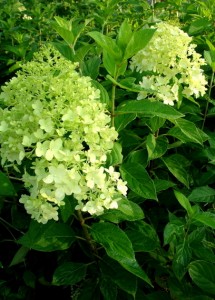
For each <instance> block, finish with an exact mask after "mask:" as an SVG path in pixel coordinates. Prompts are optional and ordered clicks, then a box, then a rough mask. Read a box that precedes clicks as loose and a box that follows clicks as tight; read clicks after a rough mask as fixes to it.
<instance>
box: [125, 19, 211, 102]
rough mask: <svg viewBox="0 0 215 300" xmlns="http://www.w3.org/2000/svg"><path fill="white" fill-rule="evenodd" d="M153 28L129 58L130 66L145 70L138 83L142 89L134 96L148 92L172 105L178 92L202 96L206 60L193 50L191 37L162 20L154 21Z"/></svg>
mask: <svg viewBox="0 0 215 300" xmlns="http://www.w3.org/2000/svg"><path fill="white" fill-rule="evenodd" d="M156 28H157V30H156V31H155V33H154V35H153V37H152V39H151V41H150V42H149V43H148V45H147V46H146V47H145V48H144V49H142V50H141V51H139V52H138V53H137V54H136V55H135V56H134V57H133V58H132V60H131V64H130V67H131V69H132V70H134V69H136V70H137V71H138V72H141V73H142V72H145V74H146V75H144V76H143V78H142V80H141V81H140V83H139V84H140V86H141V87H142V88H143V92H140V93H139V95H138V99H145V98H147V97H148V96H151V97H154V98H155V99H158V100H161V101H163V102H164V103H165V104H169V105H174V103H175V102H177V101H178V99H179V98H180V94H179V93H181V95H182V96H184V97H187V98H189V97H190V96H194V97H196V98H197V97H199V96H203V95H204V94H205V92H206V85H207V81H206V79H205V76H204V74H203V70H202V69H201V66H203V65H205V64H206V63H205V60H204V59H203V58H202V57H201V55H200V54H198V53H197V52H196V51H195V47H196V45H194V44H192V38H191V37H189V36H188V34H187V33H185V32H184V31H182V30H181V29H179V28H178V27H177V26H173V25H170V24H168V23H166V22H161V23H158V24H157V25H156ZM147 73H148V74H147Z"/></svg>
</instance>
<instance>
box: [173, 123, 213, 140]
mask: <svg viewBox="0 0 215 300" xmlns="http://www.w3.org/2000/svg"><path fill="white" fill-rule="evenodd" d="M173 123H174V124H175V126H174V127H173V128H171V129H170V130H169V131H168V133H167V134H168V135H171V136H174V137H176V138H178V139H179V140H181V141H183V142H193V143H198V144H200V145H203V143H204V142H205V141H206V140H207V136H206V134H205V133H204V132H202V131H201V130H200V129H199V128H197V127H196V125H195V124H194V123H193V122H190V121H187V120H185V119H178V120H174V121H173Z"/></svg>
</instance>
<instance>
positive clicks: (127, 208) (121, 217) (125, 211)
mask: <svg viewBox="0 0 215 300" xmlns="http://www.w3.org/2000/svg"><path fill="white" fill-rule="evenodd" d="M118 205H119V207H118V209H109V210H107V211H106V212H105V213H104V214H103V215H101V216H99V218H100V219H102V220H107V221H110V222H113V223H120V222H122V221H136V220H141V219H143V218H144V213H143V210H142V209H141V208H140V206H139V205H137V204H136V203H134V202H132V201H129V200H127V199H122V200H120V201H119V202H118Z"/></svg>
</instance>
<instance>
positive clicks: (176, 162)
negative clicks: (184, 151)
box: [162, 154, 189, 188]
mask: <svg viewBox="0 0 215 300" xmlns="http://www.w3.org/2000/svg"><path fill="white" fill-rule="evenodd" d="M162 160H163V162H164V163H165V165H166V166H167V168H168V169H169V171H170V172H171V173H172V174H173V175H174V176H175V177H176V178H177V179H178V180H179V181H180V182H181V183H183V184H184V185H185V186H186V187H188V188H189V179H188V173H187V169H186V168H185V167H184V166H183V165H182V164H181V161H182V159H181V155H179V154H173V155H171V156H169V157H163V158H162Z"/></svg>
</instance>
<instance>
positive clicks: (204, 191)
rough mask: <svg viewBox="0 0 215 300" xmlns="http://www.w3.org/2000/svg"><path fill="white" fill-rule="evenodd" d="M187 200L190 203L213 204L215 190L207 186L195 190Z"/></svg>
mask: <svg viewBox="0 0 215 300" xmlns="http://www.w3.org/2000/svg"><path fill="white" fill-rule="evenodd" d="M188 199H189V200H190V201H192V202H197V203H198V202H205V203H213V202H214V201H215V190H214V189H212V188H210V187H209V186H201V187H197V188H195V189H194V190H193V191H192V193H191V194H190V195H189V197H188Z"/></svg>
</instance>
